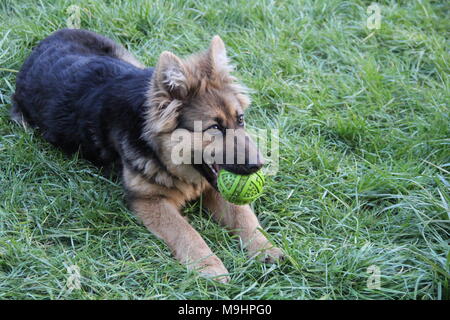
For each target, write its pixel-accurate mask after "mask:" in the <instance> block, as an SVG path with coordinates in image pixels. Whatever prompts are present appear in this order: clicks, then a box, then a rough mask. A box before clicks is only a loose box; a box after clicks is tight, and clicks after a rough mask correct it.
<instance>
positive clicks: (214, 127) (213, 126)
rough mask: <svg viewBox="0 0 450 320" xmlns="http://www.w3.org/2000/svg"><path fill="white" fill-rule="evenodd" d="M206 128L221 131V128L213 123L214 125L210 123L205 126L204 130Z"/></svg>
mask: <svg viewBox="0 0 450 320" xmlns="http://www.w3.org/2000/svg"><path fill="white" fill-rule="evenodd" d="M207 130H208V131H209V130H216V131H220V132H222V128H221V127H220V126H219V125H218V124H214V125H212V126H210V127H208V128H206V130H205V131H207Z"/></svg>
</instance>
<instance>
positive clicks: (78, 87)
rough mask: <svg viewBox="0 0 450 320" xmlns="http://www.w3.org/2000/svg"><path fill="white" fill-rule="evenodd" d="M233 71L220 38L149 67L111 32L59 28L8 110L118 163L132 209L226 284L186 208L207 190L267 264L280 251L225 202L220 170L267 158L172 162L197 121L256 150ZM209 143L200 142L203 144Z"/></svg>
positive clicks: (220, 215)
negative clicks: (179, 138)
mask: <svg viewBox="0 0 450 320" xmlns="http://www.w3.org/2000/svg"><path fill="white" fill-rule="evenodd" d="M231 70H232V68H231V67H230V65H229V61H228V58H227V55H226V51H225V46H224V43H223V41H222V40H221V39H220V37H219V36H215V37H214V38H213V39H212V41H211V45H210V47H209V49H208V50H206V51H205V52H201V53H198V54H196V55H193V56H190V57H188V58H187V59H184V60H182V59H180V58H178V57H177V56H176V55H174V54H173V53H170V52H167V51H166V52H163V53H161V55H160V56H159V60H158V63H157V66H156V67H155V68H145V67H144V66H143V65H142V64H141V63H140V62H139V61H138V60H137V59H136V58H134V56H133V55H132V54H130V53H129V52H128V51H127V50H125V49H124V47H122V46H121V45H119V44H117V43H115V42H114V41H112V40H111V39H108V38H106V37H103V36H101V35H98V34H96V33H93V32H90V31H86V30H75V29H63V30H59V31H57V32H55V33H53V34H52V35H50V36H49V37H48V38H46V39H44V40H43V41H42V42H40V44H39V45H38V46H37V47H36V48H35V49H34V50H33V52H32V54H31V55H30V57H29V58H28V59H27V60H26V62H25V63H24V65H23V67H22V69H21V70H20V72H19V74H18V76H17V81H16V92H15V94H14V96H13V107H12V109H11V116H12V118H13V119H14V120H15V121H17V122H19V123H22V124H24V125H29V126H31V127H33V128H36V129H37V130H38V131H39V132H40V133H42V135H43V137H44V138H45V139H46V140H47V141H49V142H50V143H52V144H53V145H55V146H57V147H59V148H60V149H62V150H63V151H64V152H66V153H68V154H71V153H74V152H78V151H79V152H80V154H81V155H82V156H83V157H84V158H86V159H88V160H90V161H92V162H93V163H94V164H96V165H98V166H100V167H104V168H108V167H110V166H111V165H112V164H117V166H116V167H118V168H120V172H121V176H122V180H123V184H124V187H125V190H126V195H127V200H128V204H129V207H130V208H131V209H132V210H133V211H134V212H135V213H136V214H137V216H138V217H139V218H140V220H142V222H143V223H144V225H145V226H146V227H147V228H148V229H149V230H150V231H151V232H153V233H154V234H155V235H156V236H157V237H159V238H161V239H163V240H164V241H165V243H166V244H167V245H168V246H169V247H170V249H171V251H172V252H173V254H174V256H175V257H176V258H177V259H178V260H179V261H180V262H182V263H184V264H186V265H187V266H188V267H189V268H190V269H194V270H198V271H199V272H200V273H201V274H202V275H204V276H208V277H212V278H214V279H216V280H218V281H221V282H227V281H228V280H229V277H228V275H227V274H228V271H227V269H226V268H225V266H224V265H223V263H222V261H221V260H220V259H219V258H218V257H217V256H216V255H215V254H213V253H212V252H211V249H210V248H209V247H208V245H207V244H206V243H205V241H204V240H203V239H202V237H201V236H200V235H199V234H198V233H197V232H196V231H195V230H194V229H193V228H192V227H191V225H190V224H189V223H188V222H187V221H186V219H185V218H184V217H183V216H182V215H181V214H180V209H181V208H182V207H183V206H184V205H185V203H186V202H187V201H190V200H193V199H196V198H199V197H200V195H203V201H204V204H205V206H206V207H207V208H208V209H209V210H210V211H211V213H212V215H213V216H214V218H215V219H216V220H217V221H218V222H220V223H221V224H222V225H224V226H225V227H228V228H229V229H231V230H232V231H233V232H235V233H236V234H237V235H239V237H240V239H241V240H242V243H243V245H244V246H245V247H246V249H247V250H248V253H249V256H250V257H254V256H258V257H260V258H262V260H263V261H265V262H267V263H273V262H275V261H276V260H277V259H280V258H282V257H283V253H282V251H281V250H280V249H278V248H275V247H273V246H272V245H271V244H270V242H269V241H268V240H267V239H266V237H265V236H264V234H263V233H262V232H261V231H260V228H261V226H260V224H259V222H258V219H257V218H256V216H255V214H254V213H253V211H252V209H251V208H250V206H248V205H245V206H238V205H234V204H231V203H228V202H227V201H225V200H224V199H223V198H222V197H221V196H220V194H219V193H218V191H217V186H216V179H217V172H218V171H219V170H220V169H226V170H229V171H231V172H234V173H238V174H251V173H253V172H255V171H257V170H259V169H260V168H261V166H262V165H263V163H262V160H261V157H258V160H257V161H256V162H255V163H252V162H251V161H250V160H249V158H248V157H246V158H245V161H244V163H241V164H238V163H232V164H229V163H227V164H220V163H207V162H205V161H203V160H201V161H200V163H193V164H189V163H182V164H176V163H174V161H172V159H171V152H172V149H173V147H174V142H173V141H172V139H171V134H172V133H173V132H174V131H175V130H176V129H179V128H183V129H186V130H187V131H188V132H190V133H191V134H192V135H193V136H194V121H201V124H202V128H201V131H202V134H203V133H207V132H208V133H210V134H214V135H226V134H227V130H226V129H239V130H236V131H240V132H241V133H240V134H237V135H236V138H235V139H234V144H235V145H234V148H235V149H238V148H239V147H242V148H243V149H244V150H245V151H246V154H249V153H250V151H253V152H255V150H256V147H255V145H254V144H253V143H252V141H251V139H250V138H249V136H248V135H247V134H246V133H245V131H244V116H243V113H244V110H245V108H247V106H248V105H249V104H250V100H249V98H248V96H247V95H246V91H245V90H244V87H243V86H241V85H240V84H238V82H237V80H236V78H234V77H233V76H232V75H231V74H230V71H231ZM194 145H195V143H194ZM197 145H198V144H197ZM207 145H208V143H207V142H205V141H202V142H200V148H205V147H206V146H207ZM194 148H195V147H194ZM256 152H257V151H256Z"/></svg>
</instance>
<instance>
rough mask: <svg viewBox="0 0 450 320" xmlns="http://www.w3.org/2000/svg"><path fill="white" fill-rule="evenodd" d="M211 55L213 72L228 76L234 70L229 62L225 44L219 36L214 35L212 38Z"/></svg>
mask: <svg viewBox="0 0 450 320" xmlns="http://www.w3.org/2000/svg"><path fill="white" fill-rule="evenodd" d="M209 57H210V59H211V67H212V73H213V74H216V75H217V74H221V75H222V76H227V75H228V74H229V73H230V72H231V71H232V69H233V68H232V66H231V65H230V64H229V61H228V57H227V51H226V50H225V44H224V43H223V41H222V39H221V38H220V37H219V36H214V37H213V38H212V40H211V45H210V47H209Z"/></svg>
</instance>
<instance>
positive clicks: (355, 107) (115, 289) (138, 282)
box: [0, 0, 450, 299]
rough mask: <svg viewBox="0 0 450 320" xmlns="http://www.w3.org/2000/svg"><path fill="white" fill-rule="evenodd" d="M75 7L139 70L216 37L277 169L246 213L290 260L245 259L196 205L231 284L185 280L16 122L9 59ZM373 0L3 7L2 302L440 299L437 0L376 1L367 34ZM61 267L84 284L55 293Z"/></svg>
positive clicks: (1, 0) (445, 74)
mask: <svg viewBox="0 0 450 320" xmlns="http://www.w3.org/2000/svg"><path fill="white" fill-rule="evenodd" d="M73 3H76V4H78V5H79V6H80V7H81V8H82V11H81V12H82V16H81V26H82V28H86V29H90V30H93V31H96V32H99V33H102V34H104V35H106V36H109V37H111V38H113V39H116V40H117V41H120V42H121V43H123V44H124V45H125V46H126V47H127V48H129V49H130V50H131V51H132V52H133V53H135V55H136V56H137V57H138V58H139V59H141V60H142V61H143V62H144V63H145V64H147V65H154V64H155V62H156V60H157V57H158V55H159V53H161V52H162V51H164V50H171V51H173V52H175V53H177V54H179V55H187V54H190V53H192V52H195V51H197V50H199V49H203V48H206V46H207V45H208V43H209V41H210V39H211V38H212V36H213V35H215V34H219V35H220V36H221V37H222V39H223V40H224V41H225V43H226V45H227V47H228V52H229V55H230V57H231V58H232V60H233V62H234V63H235V64H236V65H237V67H238V68H237V74H238V75H239V77H240V78H241V79H242V81H243V82H244V83H245V84H246V85H247V86H249V87H250V88H252V89H253V94H252V98H253V107H252V108H251V109H250V110H249V111H248V114H247V121H248V122H249V123H251V124H252V125H253V126H255V127H260V128H264V127H266V126H269V127H278V128H279V129H280V144H281V146H280V170H279V171H278V173H277V174H276V175H275V176H272V177H268V179H267V187H266V194H265V196H264V197H263V198H261V199H259V200H258V201H256V203H255V204H254V207H255V209H256V210H257V212H258V214H259V218H260V220H261V222H262V224H263V225H264V226H265V227H266V228H267V231H268V232H269V234H270V235H271V239H272V240H273V241H274V242H275V243H277V244H278V245H279V246H280V247H282V248H283V249H284V250H285V251H286V253H287V254H288V257H289V259H288V261H286V262H285V263H283V264H281V265H274V266H269V265H264V264H261V263H258V262H256V261H249V260H247V258H246V257H245V253H244V252H243V251H242V250H241V249H240V248H239V245H238V241H237V240H236V239H232V237H231V236H230V234H228V233H227V232H226V231H224V230H223V229H221V228H220V227H218V226H217V225H216V224H215V223H214V222H213V221H211V219H210V217H209V215H208V213H206V212H202V210H201V207H200V205H199V204H198V203H194V204H192V205H190V206H188V207H187V208H186V210H185V213H186V215H187V216H188V217H189V219H190V221H191V222H192V224H193V225H194V226H195V228H196V229H197V230H198V231H199V232H200V233H201V235H202V236H203V237H204V239H205V240H206V242H207V243H208V244H209V245H210V246H211V248H212V249H213V251H214V252H215V253H217V255H218V256H219V257H220V258H221V259H222V260H223V261H224V263H225V265H226V266H227V268H228V269H229V270H230V272H231V277H232V281H231V283H229V284H226V285H222V284H217V283H215V282H214V281H211V280H206V279H203V278H200V277H198V276H197V275H196V274H194V273H189V272H187V271H186V270H185V267H183V266H182V265H180V264H179V263H178V262H176V261H175V260H174V259H173V258H172V257H171V254H170V252H169V250H168V249H167V247H166V246H165V245H164V244H163V243H162V242H161V241H159V240H158V239H157V238H155V237H154V236H153V235H151V234H150V233H149V232H148V231H147V230H146V229H145V228H144V227H143V226H142V225H141V224H139V222H138V221H137V219H136V218H135V217H134V215H133V214H132V213H130V212H129V211H128V210H127V208H126V206H125V205H124V201H123V193H122V188H121V185H120V182H119V181H117V179H116V180H115V179H112V180H108V179H105V178H103V177H102V176H101V175H100V174H99V172H98V170H97V169H96V168H94V167H93V166H91V165H90V164H89V163H87V162H85V161H83V160H80V159H76V157H72V158H68V157H66V156H64V155H62V154H61V153H60V152H58V151H57V150H55V149H54V148H53V147H51V146H50V145H48V144H47V143H46V142H45V141H43V140H42V139H41V138H40V137H39V135H38V134H35V133H33V132H32V131H30V130H24V129H23V128H21V127H19V126H17V125H14V124H12V123H11V121H10V120H9V117H8V109H9V108H10V102H11V95H12V93H13V92H14V84H15V76H16V72H17V70H19V69H20V66H21V65H22V63H23V62H24V60H25V58H26V57H27V56H28V55H29V53H30V52H31V50H32V48H33V47H34V46H35V45H36V44H37V43H38V41H39V40H41V39H43V38H45V37H46V36H47V35H49V34H50V33H51V32H53V31H55V30H57V29H59V28H63V27H65V26H66V19H67V13H66V9H67V7H69V6H70V5H71V4H73ZM370 3H371V1H312V0H311V1H306V0H305V1H300V0H298V1H286V2H284V1H258V2H255V3H253V2H252V1H245V0H233V1H202V2H201V3H200V2H199V1H181V0H179V1H170V2H169V1H167V2H166V1H165V2H163V1H155V2H153V1H152V2H150V1H148V2H145V3H144V2H143V1H142V2H141V1H136V2H135V1H93V0H91V1H89V0H86V1H79V2H75V1H60V0H57V1H44V0H42V1H28V0H27V1H25V0H24V1H14V0H0V21H2V22H1V24H0V188H1V189H0V299H43V298H52V299H56V298H66V299H78V298H84V299H110V298H111V299H128V298H133V299H135V298H145V299H200V298H202V299H320V298H322V299H449V298H450V290H449V265H450V254H449V238H450V237H449V231H450V226H449V220H450V217H449V204H450V192H449V191H450V174H449V171H450V139H449V138H450V119H449V101H450V88H449V74H450V72H449V71H450V70H449V69H450V54H449V47H450V46H449V33H450V20H449V19H448V12H449V10H450V3H449V2H448V1H445V0H442V1H426V0H424V1H398V2H395V1H380V2H379V3H380V7H381V14H382V22H381V29H379V30H368V29H367V28H366V25H365V21H366V18H367V13H366V9H367V6H368V5H370ZM71 265H77V266H78V267H79V268H80V272H81V276H82V279H81V290H74V291H72V292H67V290H66V281H67V278H68V273H67V270H66V268H67V267H68V266H71ZM371 265H375V266H377V267H378V268H379V269H380V271H381V288H379V289H376V288H375V289H370V288H368V287H367V280H368V277H369V273H367V268H368V267H369V266H371Z"/></svg>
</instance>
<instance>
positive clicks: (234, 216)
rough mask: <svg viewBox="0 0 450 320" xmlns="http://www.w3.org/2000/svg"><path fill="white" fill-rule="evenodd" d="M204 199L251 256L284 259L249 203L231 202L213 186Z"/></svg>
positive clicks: (267, 260)
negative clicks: (264, 230) (237, 203)
mask: <svg viewBox="0 0 450 320" xmlns="http://www.w3.org/2000/svg"><path fill="white" fill-rule="evenodd" d="M203 201H204V204H205V206H206V208H208V209H209V210H210V211H211V213H212V215H213V218H214V219H215V220H216V221H218V222H219V223H220V224H222V225H223V226H225V227H226V228H228V229H230V230H232V231H233V232H235V233H236V234H237V235H238V236H239V237H240V238H241V240H242V243H243V245H244V247H245V248H246V249H247V251H248V254H249V256H250V257H258V259H259V260H261V261H263V262H266V263H274V262H276V261H277V260H282V259H284V254H283V252H282V251H281V249H279V248H276V247H274V246H273V245H272V244H271V243H270V242H269V240H267V238H266V237H265V236H264V234H263V233H262V232H261V231H260V229H262V227H261V225H260V224H259V221H258V218H257V217H256V215H255V213H254V212H253V210H252V209H251V208H250V206H249V205H245V206H238V205H234V204H232V203H229V202H227V201H225V200H224V199H223V198H222V197H221V196H220V194H219V193H218V192H217V191H215V190H214V189H212V188H210V189H208V190H207V191H205V193H204V197H203Z"/></svg>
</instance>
